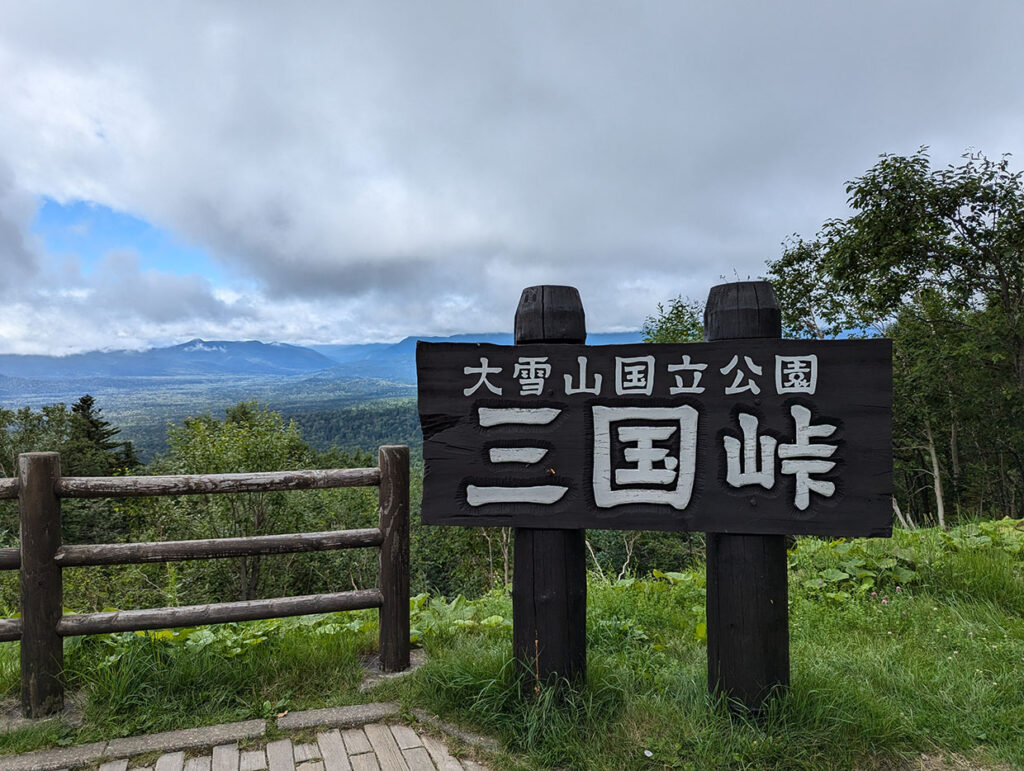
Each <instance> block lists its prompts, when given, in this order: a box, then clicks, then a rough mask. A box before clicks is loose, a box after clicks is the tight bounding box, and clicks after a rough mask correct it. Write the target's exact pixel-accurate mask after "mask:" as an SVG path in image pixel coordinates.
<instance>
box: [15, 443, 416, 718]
mask: <svg viewBox="0 0 1024 771" xmlns="http://www.w3.org/2000/svg"><path fill="white" fill-rule="evenodd" d="M378 463H379V466H378V467H377V468H360V469H326V470H303V471H269V472H258V473H248V474H182V475H173V476H149V477H62V476H61V475H60V456H59V455H58V454H57V453H25V454H23V455H20V456H19V457H18V468H19V474H18V476H17V477H15V478H4V479H0V499H10V498H17V499H18V507H19V516H20V522H21V545H20V547H19V548H16V549H11V548H7V549H0V570H19V571H20V574H21V575H20V579H21V580H20V584H21V607H22V617H21V618H15V619H0V642H10V641H15V640H20V641H21V677H22V688H21V701H22V711H23V712H24V714H25V716H26V717H41V716H43V715H46V714H50V713H52V712H55V711H58V710H60V709H61V708H62V707H63V701H64V690H63V682H62V678H63V642H62V639H63V638H64V637H69V636H73V635H85V634H106V633H112V632H131V631H142V630H148V629H166V628H171V627H182V626H199V625H203V624H220V623H228V622H236V621H253V620H258V619H268V618H282V617H286V616H301V615H307V614H311V613H333V612H336V611H345V610H361V609H368V608H378V609H379V614H380V640H379V647H380V662H381V668H382V669H384V670H385V671H398V670H401V669H405V668H407V667H408V666H409V448H408V447H404V446H395V445H392V446H384V447H381V448H380V451H379V453H378ZM372 486H376V487H378V504H379V505H378V513H379V519H378V526H377V527H375V528H363V529H358V530H332V531H325V532H317V533H288V534H282V535H263V536H248V537H238V538H208V539H194V540H188V541H157V542H150V543H108V544H67V545H65V544H62V543H61V541H60V522H61V514H60V501H61V498H125V497H135V496H164V495H207V494H222V493H225V494H226V493H262V492H271V491H287V490H325V489H334V488H342V487H372ZM362 548H378V549H379V550H380V559H379V576H380V578H379V583H380V587H379V588H371V589H357V590H354V591H347V592H336V593H330V594H315V595H307V596H303V597H278V598H274V599H265V600H247V601H243V602H221V603H210V604H206V605H191V606H183V607H172V608H150V609H143V610H121V611H115V612H109V613H83V614H67V615H64V614H63V610H62V609H63V602H62V599H63V581H62V577H61V571H62V570H63V569H64V568H70V567H87V566H95V565H127V564H140V563H150V562H173V561H180V560H199V559H218V558H230V557H253V556H263V555H269V554H298V553H303V552H314V551H327V550H337V549H362Z"/></svg>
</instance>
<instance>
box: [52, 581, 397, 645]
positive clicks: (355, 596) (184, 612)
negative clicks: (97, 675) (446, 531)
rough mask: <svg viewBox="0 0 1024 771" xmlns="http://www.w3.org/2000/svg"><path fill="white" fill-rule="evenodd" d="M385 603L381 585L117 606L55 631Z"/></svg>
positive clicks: (124, 628) (138, 627)
mask: <svg viewBox="0 0 1024 771" xmlns="http://www.w3.org/2000/svg"><path fill="white" fill-rule="evenodd" d="M383 604H384V595H383V594H382V593H381V591H380V589H357V590H355V591H351V592H338V593H336V594H310V595H307V596H305V597H279V598H277V599H274V600H246V601H244V602H217V603H213V604H210V605H183V606H180V607H177V608H153V609H149V610H118V611H113V612H110V613H82V614H74V615H70V614H69V615H66V616H64V617H62V618H61V620H60V621H59V622H57V634H59V635H60V636H61V637H71V636H73V635H81V634H108V633H110V632H137V631H142V630H144V629H169V628H172V627H179V626H202V625H204V624H227V623H231V622H235V621H258V620H260V619H264V618H283V617H285V616H306V615H309V614H310V613H335V612H337V611H339V610H363V609H365V608H379V607H381V606H382V605H383Z"/></svg>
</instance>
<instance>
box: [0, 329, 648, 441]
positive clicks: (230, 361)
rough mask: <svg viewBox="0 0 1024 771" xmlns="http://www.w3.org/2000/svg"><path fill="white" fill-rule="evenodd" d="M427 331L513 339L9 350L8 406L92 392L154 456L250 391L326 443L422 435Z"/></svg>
mask: <svg viewBox="0 0 1024 771" xmlns="http://www.w3.org/2000/svg"><path fill="white" fill-rule="evenodd" d="M418 339H422V340H429V341H432V342H473V343H497V344H501V345H511V343H512V335H511V334H477V335H455V336H452V337H424V338H416V337H407V338H406V339H405V340H402V341H400V342H397V343H366V344H361V345H313V346H308V347H302V346H297V345H287V344H284V343H261V342H259V341H256V340H249V341H244V342H242V341H234V340H198V339H197V340H189V341H188V342H187V343H182V344H180V345H172V346H169V347H167V348H151V349H149V350H147V351H92V352H89V353H79V354H74V355H71V356H21V355H14V354H6V355H0V407H3V408H8V409H17V408H21V407H32V408H38V407H40V406H42V405H44V404H53V403H56V402H64V403H65V404H70V403H72V402H74V401H75V400H76V399H77V398H78V397H80V396H82V395H83V394H91V395H92V396H94V397H95V398H96V401H97V403H98V404H99V405H100V407H101V409H102V410H103V413H104V415H105V416H106V418H107V419H108V420H110V421H112V422H113V423H114V425H117V426H119V427H120V428H121V429H122V433H121V437H122V438H124V439H131V440H132V441H133V442H135V445H136V449H137V450H138V451H139V454H140V455H141V456H142V457H143V458H144V459H149V458H151V457H153V455H154V454H156V453H158V452H161V451H162V450H163V449H164V448H165V438H166V433H167V424H168V422H175V423H177V422H179V421H181V420H182V419H183V418H185V417H188V416H190V415H200V414H211V415H218V414H222V411H223V410H224V409H225V408H227V407H230V406H232V405H234V404H237V403H238V402H240V401H257V402H259V403H261V404H266V405H268V406H269V407H270V408H271V409H273V410H276V411H279V412H281V413H282V414H283V415H284V416H285V417H287V418H294V419H295V420H296V421H297V422H298V423H299V425H300V427H301V429H302V431H303V436H305V437H307V438H308V439H309V441H310V442H311V444H313V445H314V446H317V447H319V448H320V449H326V448H328V447H330V446H332V445H338V446H342V447H346V448H351V447H355V446H359V447H361V448H363V449H371V450H372V449H375V448H376V446H377V444H380V443H384V444H386V443H389V442H396V441H400V442H408V443H410V444H415V441H414V440H416V436H418V428H417V427H416V426H417V423H416V385H415V384H416V341H417V340H418ZM639 340H640V333H639V332H633V333H622V334H593V335H590V336H588V338H587V342H588V343H590V344H591V345H613V344H618V343H634V342H638V341H639ZM392 424H393V425H392ZM410 437H412V438H410Z"/></svg>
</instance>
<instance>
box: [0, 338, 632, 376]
mask: <svg viewBox="0 0 1024 771" xmlns="http://www.w3.org/2000/svg"><path fill="white" fill-rule="evenodd" d="M420 340H424V341H428V342H476V343H494V344H498V345H511V344H512V342H513V338H512V335H511V334H510V333H504V332H486V333H475V334H474V333H465V334H459V335H449V336H447V337H442V336H409V337H406V338H403V339H402V340H399V341H398V342H397V343H356V344H351V345H326V344H325V345H309V346H300V345H293V344H291V343H279V342H270V343H264V342H261V341H259V340H203V339H202V338H198V337H196V338H193V339H191V340H188V341H186V342H184V343H178V344H177V345H171V346H164V347H155V348H149V349H146V350H143V351H129V350H119V351H117V350H115V351H109V350H108V351H87V352H83V353H75V354H68V355H65V356H48V355H43V354H0V378H4V379H6V382H7V386H8V389H5V390H11V389H10V386H12V385H14V384H15V382H16V381H17V380H27V381H40V380H42V381H46V380H52V379H55V378H61V379H67V378H73V379H78V380H83V379H90V378H110V377H132V378H137V377H186V376H191V377H216V376H229V375H251V376H259V375H268V376H269V375H274V376H293V375H294V376H303V375H305V376H311V377H317V378H318V379H322V378H342V379H350V378H373V379H380V380H394V381H396V382H401V383H415V382H416V371H415V370H416V343H417V342H418V341H420ZM639 340H640V333H639V332H611V333H596V334H591V335H589V336H588V342H591V343H592V344H597V345H613V344H617V343H632V342H638V341H639Z"/></svg>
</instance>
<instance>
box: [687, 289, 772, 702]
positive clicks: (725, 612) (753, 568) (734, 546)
mask: <svg viewBox="0 0 1024 771" xmlns="http://www.w3.org/2000/svg"><path fill="white" fill-rule="evenodd" d="M781 336H782V322H781V313H780V310H779V301H778V300H777V299H776V297H775V291H774V290H773V289H772V286H771V284H770V283H768V282H767V281H741V282H737V283H732V284H720V285H718V286H715V287H712V288H711V292H710V294H709V295H708V302H707V306H706V308H705V310H704V337H705V339H706V340H708V341H709V342H710V341H713V340H727V339H744V338H758V337H761V338H763V337H770V338H777V337H781ZM736 352H737V353H738V354H740V355H742V353H743V351H742V350H741V349H740V348H739V347H737V350H736ZM765 374H766V376H767V375H768V374H770V373H765ZM754 402H755V404H756V403H757V399H756V398H755V400H754ZM787 578H788V576H787V564H786V537H785V536H783V535H729V534H725V533H708V534H707V620H708V627H707V628H708V690H709V691H710V692H711V693H712V694H721V695H724V696H726V697H727V698H728V699H729V700H730V706H731V708H733V709H736V708H740V709H746V710H750V711H752V712H754V713H757V712H758V711H759V710H760V709H761V707H762V706H763V705H764V704H765V703H766V701H767V700H768V698H769V697H770V696H771V694H772V693H773V692H774V691H776V690H777V689H780V688H785V687H787V686H788V685H789V608H788V606H787V594H788V587H787Z"/></svg>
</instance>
